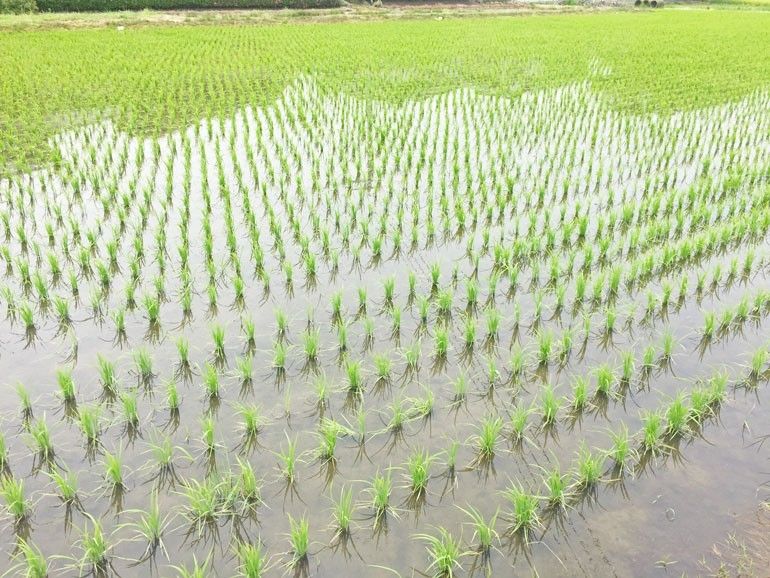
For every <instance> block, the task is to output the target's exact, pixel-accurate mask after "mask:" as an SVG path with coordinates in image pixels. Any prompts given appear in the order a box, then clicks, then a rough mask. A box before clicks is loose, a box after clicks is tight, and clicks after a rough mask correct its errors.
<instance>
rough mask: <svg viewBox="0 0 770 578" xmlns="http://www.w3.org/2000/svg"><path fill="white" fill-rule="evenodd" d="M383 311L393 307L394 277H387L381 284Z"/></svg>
mask: <svg viewBox="0 0 770 578" xmlns="http://www.w3.org/2000/svg"><path fill="white" fill-rule="evenodd" d="M382 292H383V300H382V306H383V309H390V308H391V307H393V300H394V297H395V292H396V279H395V277H387V278H386V279H384V280H383V282H382Z"/></svg>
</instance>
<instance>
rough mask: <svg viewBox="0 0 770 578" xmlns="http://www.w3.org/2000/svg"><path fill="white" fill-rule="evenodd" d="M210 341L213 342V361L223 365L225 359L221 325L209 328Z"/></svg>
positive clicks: (223, 333)
mask: <svg viewBox="0 0 770 578" xmlns="http://www.w3.org/2000/svg"><path fill="white" fill-rule="evenodd" d="M211 339H212V341H213V342H214V351H213V355H214V360H215V361H216V362H217V363H223V362H224V361H225V360H226V359H227V354H226V352H225V329H224V327H222V326H221V325H218V324H217V325H214V326H213V327H212V328H211Z"/></svg>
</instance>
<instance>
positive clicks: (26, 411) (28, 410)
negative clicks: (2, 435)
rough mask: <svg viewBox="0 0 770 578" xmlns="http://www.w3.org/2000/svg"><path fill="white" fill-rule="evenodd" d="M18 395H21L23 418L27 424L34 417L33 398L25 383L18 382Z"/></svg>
mask: <svg viewBox="0 0 770 578" xmlns="http://www.w3.org/2000/svg"><path fill="white" fill-rule="evenodd" d="M16 395H17V396H18V397H19V403H20V404H21V419H22V421H23V422H24V423H25V424H26V423H28V422H29V421H30V420H31V419H32V417H33V414H32V400H31V399H30V397H29V392H28V391H27V388H26V387H24V384H23V383H18V384H16Z"/></svg>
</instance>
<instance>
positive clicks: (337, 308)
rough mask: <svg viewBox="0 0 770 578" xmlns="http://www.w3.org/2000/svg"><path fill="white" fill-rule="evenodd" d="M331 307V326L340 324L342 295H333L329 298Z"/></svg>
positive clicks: (338, 293)
mask: <svg viewBox="0 0 770 578" xmlns="http://www.w3.org/2000/svg"><path fill="white" fill-rule="evenodd" d="M331 305H332V324H333V325H338V324H340V323H342V293H340V292H339V291H338V292H337V293H334V294H333V295H332V298H331Z"/></svg>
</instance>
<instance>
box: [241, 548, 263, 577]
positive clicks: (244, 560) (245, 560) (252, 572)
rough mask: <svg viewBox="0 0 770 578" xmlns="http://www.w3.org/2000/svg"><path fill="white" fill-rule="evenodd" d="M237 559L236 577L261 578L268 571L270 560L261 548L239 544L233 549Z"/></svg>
mask: <svg viewBox="0 0 770 578" xmlns="http://www.w3.org/2000/svg"><path fill="white" fill-rule="evenodd" d="M235 554H236V556H237V557H238V563H239V565H238V575H239V576H242V577H243V578H262V577H263V576H264V575H265V572H267V571H268V569H269V566H270V560H269V559H268V558H267V557H266V556H265V553H264V552H263V551H262V546H261V545H260V544H259V543H257V544H250V543H248V542H241V543H240V544H238V546H237V547H236V549H235Z"/></svg>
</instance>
